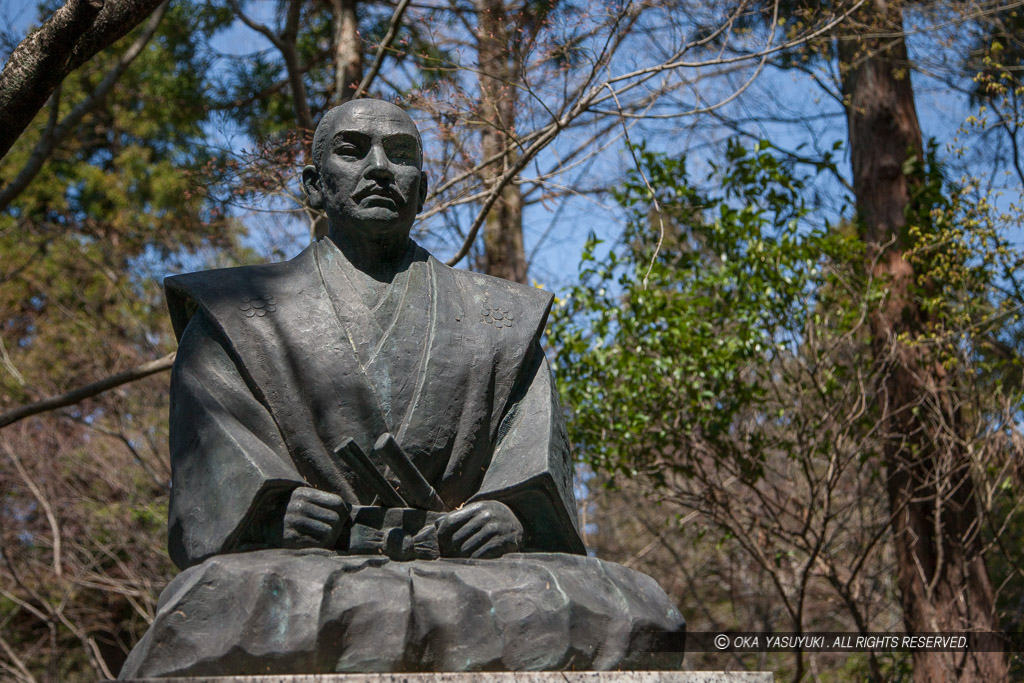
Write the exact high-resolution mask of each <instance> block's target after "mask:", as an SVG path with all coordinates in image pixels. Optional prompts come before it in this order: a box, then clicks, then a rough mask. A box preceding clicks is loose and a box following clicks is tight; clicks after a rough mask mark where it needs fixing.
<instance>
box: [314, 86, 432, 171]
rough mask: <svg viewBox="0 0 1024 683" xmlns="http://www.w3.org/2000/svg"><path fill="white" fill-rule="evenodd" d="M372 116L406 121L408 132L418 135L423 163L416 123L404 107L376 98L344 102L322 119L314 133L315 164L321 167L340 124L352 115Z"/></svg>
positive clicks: (419, 142) (421, 143)
mask: <svg viewBox="0 0 1024 683" xmlns="http://www.w3.org/2000/svg"><path fill="white" fill-rule="evenodd" d="M363 116H366V117H372V118H377V119H385V120H391V121H393V122H395V123H398V124H401V123H402V122H406V123H407V124H408V125H407V128H408V132H410V133H412V134H413V135H415V136H416V142H417V144H418V145H419V153H420V166H421V167H422V164H423V140H422V138H421V137H420V132H419V130H418V129H417V128H416V123H415V122H414V121H413V120H412V117H410V116H409V115H408V114H407V113H406V112H405V110H404V109H402V108H401V107H399V106H398V105H396V104H392V103H391V102H388V101H386V100H374V99H359V100H349V101H348V102H345V103H344V104H340V105H338V106H337V107H334V108H333V109H330V110H329V111H328V112H327V113H326V114H324V116H323V118H322V119H320V123H318V124H317V126H316V132H314V133H313V165H314V166H316V167H317V169H320V166H321V162H322V157H323V153H324V147H326V146H327V143H328V141H329V140H330V139H331V137H332V135H331V134H332V133H333V132H334V131H335V130H336V129H337V128H338V125H339V124H340V123H342V122H343V121H344V120H345V119H349V118H352V117H363Z"/></svg>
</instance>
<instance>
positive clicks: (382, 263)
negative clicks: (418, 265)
mask: <svg viewBox="0 0 1024 683" xmlns="http://www.w3.org/2000/svg"><path fill="white" fill-rule="evenodd" d="M328 238H329V239H330V240H331V241H333V242H334V244H335V245H336V246H337V247H338V249H339V250H340V251H341V253H342V254H344V256H345V258H346V260H348V262H349V263H351V264H352V265H353V266H354V267H355V268H356V269H357V270H359V271H361V272H363V273H364V274H366V275H368V276H369V277H371V278H373V279H374V280H376V281H377V282H380V283H390V282H391V281H392V280H394V278H395V275H397V274H398V272H399V271H401V270H402V267H403V266H404V265H405V261H406V256H408V254H409V250H410V249H411V248H412V244H413V242H412V240H411V239H409V236H408V235H405V236H403V237H401V238H400V239H399V238H396V239H387V240H358V239H348V238H347V237H346V238H340V237H339V236H337V235H335V234H334V233H333V232H332V233H330V234H329V235H328Z"/></svg>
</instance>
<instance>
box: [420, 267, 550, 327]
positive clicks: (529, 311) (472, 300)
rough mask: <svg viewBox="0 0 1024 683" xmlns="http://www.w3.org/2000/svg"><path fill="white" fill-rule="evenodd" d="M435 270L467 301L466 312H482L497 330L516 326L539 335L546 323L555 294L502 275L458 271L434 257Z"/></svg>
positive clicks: (481, 315) (472, 314)
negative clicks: (503, 277)
mask: <svg viewBox="0 0 1024 683" xmlns="http://www.w3.org/2000/svg"><path fill="white" fill-rule="evenodd" d="M434 263H435V271H436V272H439V273H443V277H445V278H446V279H448V280H449V281H450V282H451V283H452V285H453V286H454V288H457V289H458V290H459V291H460V292H461V294H462V297H461V298H462V299H463V301H464V302H465V308H466V310H467V313H468V314H469V315H471V316H475V315H479V316H480V317H481V319H482V320H483V322H486V323H488V324H490V325H492V326H493V327H495V328H496V329H503V328H516V329H517V330H519V331H523V332H527V334H530V335H537V336H539V335H540V333H541V332H542V331H543V329H544V326H545V324H546V323H547V318H548V312H549V311H550V310H551V303H552V301H553V300H554V295H553V294H552V293H551V292H548V291H545V290H543V289H538V288H537V287H530V286H529V285H523V284H520V283H518V282H511V281H510V280H504V279H502V278H497V277H493V276H491V275H485V274H483V273H474V272H473V271H469V270H457V269H455V268H450V267H449V266H446V265H444V264H443V263H440V262H439V261H436V260H435V262H434Z"/></svg>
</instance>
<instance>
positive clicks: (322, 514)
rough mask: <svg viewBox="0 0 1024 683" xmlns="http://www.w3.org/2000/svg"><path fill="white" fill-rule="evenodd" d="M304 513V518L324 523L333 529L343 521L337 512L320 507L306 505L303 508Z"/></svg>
mask: <svg viewBox="0 0 1024 683" xmlns="http://www.w3.org/2000/svg"><path fill="white" fill-rule="evenodd" d="M302 513H303V516H304V517H306V518H308V519H315V520H317V521H318V522H323V523H324V524H327V525H328V526H330V527H332V528H333V527H334V526H335V525H336V524H337V523H338V522H339V521H340V520H341V515H340V514H338V511H337V510H334V509H332V508H325V507H321V506H319V505H312V504H309V505H304V506H302Z"/></svg>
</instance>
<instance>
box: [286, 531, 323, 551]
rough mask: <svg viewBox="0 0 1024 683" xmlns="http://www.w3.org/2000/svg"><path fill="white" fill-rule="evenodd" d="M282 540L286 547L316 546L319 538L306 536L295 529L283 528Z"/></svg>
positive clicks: (318, 543)
mask: <svg viewBox="0 0 1024 683" xmlns="http://www.w3.org/2000/svg"><path fill="white" fill-rule="evenodd" d="M283 540H284V547H286V548H316V547H318V546H319V545H320V539H318V538H313V537H312V536H307V535H306V534H303V533H300V532H298V531H296V530H295V529H285V531H284V539H283Z"/></svg>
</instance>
